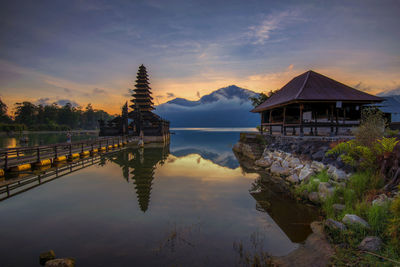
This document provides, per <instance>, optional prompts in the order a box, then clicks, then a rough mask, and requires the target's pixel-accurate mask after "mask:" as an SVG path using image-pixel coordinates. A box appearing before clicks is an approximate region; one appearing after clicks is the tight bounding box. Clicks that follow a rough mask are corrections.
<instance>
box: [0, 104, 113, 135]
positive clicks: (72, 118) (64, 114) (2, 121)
mask: <svg viewBox="0 0 400 267" xmlns="http://www.w3.org/2000/svg"><path fill="white" fill-rule="evenodd" d="M7 111H8V107H7V105H6V104H5V103H4V102H3V101H2V100H1V99H0V131H22V130H32V131H66V130H73V129H85V130H94V129H98V128H99V125H98V120H100V119H102V120H105V121H107V120H110V119H112V118H113V116H111V115H110V114H108V113H107V112H105V111H104V110H97V109H94V108H93V107H92V105H91V104H90V103H89V104H88V105H87V106H86V107H85V108H84V109H82V108H81V107H74V106H72V105H71V104H70V103H66V104H65V105H64V106H60V105H58V104H56V103H53V104H51V105H40V104H39V105H35V104H33V103H31V102H28V101H24V102H21V103H15V112H14V116H13V117H11V116H9V115H8V114H7Z"/></svg>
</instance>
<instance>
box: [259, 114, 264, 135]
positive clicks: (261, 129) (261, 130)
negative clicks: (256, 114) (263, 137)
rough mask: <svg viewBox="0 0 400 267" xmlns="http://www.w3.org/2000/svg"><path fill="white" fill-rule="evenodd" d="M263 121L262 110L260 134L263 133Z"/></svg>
mask: <svg viewBox="0 0 400 267" xmlns="http://www.w3.org/2000/svg"><path fill="white" fill-rule="evenodd" d="M263 123H264V111H262V112H261V124H260V132H261V134H263Z"/></svg>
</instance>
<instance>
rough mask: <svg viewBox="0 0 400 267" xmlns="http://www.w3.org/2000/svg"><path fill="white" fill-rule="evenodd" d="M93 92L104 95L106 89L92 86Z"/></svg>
mask: <svg viewBox="0 0 400 267" xmlns="http://www.w3.org/2000/svg"><path fill="white" fill-rule="evenodd" d="M93 94H96V95H102V94H104V95H106V94H107V92H106V90H104V89H100V88H94V89H93Z"/></svg>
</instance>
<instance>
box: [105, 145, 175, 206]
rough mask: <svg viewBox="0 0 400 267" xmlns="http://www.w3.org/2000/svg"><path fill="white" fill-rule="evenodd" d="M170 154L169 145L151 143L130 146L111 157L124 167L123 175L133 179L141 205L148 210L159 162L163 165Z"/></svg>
mask: <svg viewBox="0 0 400 267" xmlns="http://www.w3.org/2000/svg"><path fill="white" fill-rule="evenodd" d="M168 155H169V145H166V146H165V145H161V144H160V145H151V146H145V147H144V148H128V149H126V150H123V151H120V152H119V153H117V154H116V155H113V156H111V157H110V158H109V160H110V161H112V162H114V163H116V164H118V165H119V166H120V167H121V169H122V175H123V177H124V178H125V179H126V180H127V182H130V181H131V180H133V184H134V185H135V190H136V196H137V199H138V203H139V207H140V209H141V210H142V211H143V212H146V211H147V209H148V207H149V203H150V194H151V188H152V184H153V179H154V172H155V169H156V167H157V164H160V165H163V164H164V162H165V159H166V158H167V157H168Z"/></svg>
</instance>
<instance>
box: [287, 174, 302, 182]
mask: <svg viewBox="0 0 400 267" xmlns="http://www.w3.org/2000/svg"><path fill="white" fill-rule="evenodd" d="M286 180H288V181H289V182H291V183H293V184H295V183H298V182H300V180H299V176H298V175H297V174H295V173H293V174H292V175H290V176H289V177H288V178H287V179H286Z"/></svg>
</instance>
